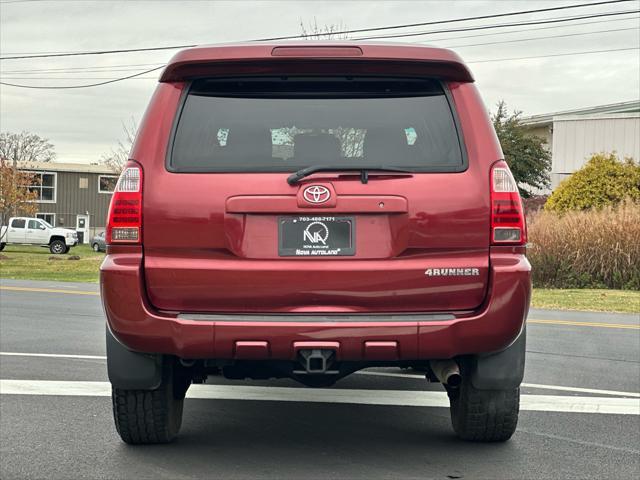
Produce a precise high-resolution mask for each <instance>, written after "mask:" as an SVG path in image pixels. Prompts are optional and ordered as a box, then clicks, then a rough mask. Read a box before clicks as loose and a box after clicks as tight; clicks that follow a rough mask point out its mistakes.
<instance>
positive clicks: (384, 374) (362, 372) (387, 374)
mask: <svg viewBox="0 0 640 480" xmlns="http://www.w3.org/2000/svg"><path fill="white" fill-rule="evenodd" d="M355 373H356V374H358V375H372V376H380V377H396V378H410V379H417V380H424V375H415V374H411V373H394V372H377V371H367V370H360V371H358V372H355ZM520 386H521V387H525V388H538V389H541V390H558V391H561V392H579V393H594V394H596V395H614V396H617V397H633V398H640V393H635V392H620V391H616V390H599V389H595V388H581V387H563V386H560V385H542V384H540V383H521V384H520Z"/></svg>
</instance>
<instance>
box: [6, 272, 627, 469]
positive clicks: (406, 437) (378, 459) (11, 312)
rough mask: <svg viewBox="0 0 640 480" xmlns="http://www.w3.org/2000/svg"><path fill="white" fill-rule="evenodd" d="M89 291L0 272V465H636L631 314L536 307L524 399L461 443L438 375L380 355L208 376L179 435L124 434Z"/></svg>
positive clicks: (100, 321)
mask: <svg viewBox="0 0 640 480" xmlns="http://www.w3.org/2000/svg"><path fill="white" fill-rule="evenodd" d="M22 289H24V290H22ZM81 292H85V293H86V294H82V293H81ZM96 293H97V287H95V286H92V285H86V284H66V283H65V284H62V283H52V282H26V281H9V280H2V281H0V352H1V353H2V354H1V355H0V478H2V479H13V478H61V479H62V478H64V479H70V478H136V479H138V478H139V479H145V478H150V479H151V478H153V479H165V478H166V479H181V478H225V479H226V478H277V479H281V478H307V479H315V478H363V479H364V478H366V479H370V478H394V479H397V478H420V479H428V478H436V479H447V478H465V479H469V478H492V479H494V478H495V479H497V478H505V479H507V478H508V479H511V478H616V479H618V478H638V476H639V475H640V394H639V393H638V392H640V329H639V328H638V326H639V325H640V319H639V318H638V316H634V315H614V314H589V313H579V312H572V313H567V312H555V311H553V312H552V311H532V312H531V314H530V323H529V329H528V347H527V352H528V354H527V370H526V375H525V385H526V386H525V387H524V388H523V389H522V393H523V408H524V411H522V412H521V414H520V423H519V427H518V431H517V432H516V434H515V435H514V437H513V438H512V439H511V441H509V442H507V443H504V444H471V443H465V442H461V441H458V440H457V439H456V438H455V437H454V435H453V432H452V429H451V426H450V420H449V413H448V410H447V409H446V408H442V407H439V406H436V405H438V404H439V402H441V400H442V398H441V396H440V394H438V393H430V392H441V387H440V386H439V385H429V384H428V383H426V382H425V381H424V380H422V379H421V378H419V375H417V374H416V372H411V371H410V372H403V371H400V370H398V369H377V370H368V371H367V372H365V373H360V374H354V375H352V376H350V377H348V378H346V379H344V380H342V381H340V382H339V383H338V384H337V385H336V387H335V389H338V390H339V392H336V390H319V391H316V390H310V389H306V388H304V387H300V386H298V385H297V384H296V383H294V382H292V381H289V380H278V381H273V382H250V381H242V382H237V381H236V382H232V381H227V380H224V379H222V378H218V377H214V378H210V380H209V382H208V384H207V385H203V386H198V387H200V388H196V389H193V394H194V395H195V396H197V397H199V398H188V399H187V400H186V402H185V413H184V420H183V427H182V431H181V435H180V437H179V439H178V441H176V442H175V443H173V444H170V445H162V446H144V447H130V446H127V445H125V444H124V443H122V442H121V441H120V440H119V438H118V436H117V434H116V432H115V428H114V427H113V421H112V417H111V405H110V398H109V397H108V396H107V393H108V385H107V384H106V383H105V382H106V381H107V377H106V371H105V370H106V369H105V361H104V358H103V357H104V355H105V351H104V318H103V313H102V309H101V306H100V302H99V297H98V296H97V294H96ZM26 354H45V355H47V356H31V355H26ZM55 355H58V356H55ZM51 381H58V382H57V383H55V384H52V383H51ZM238 387H239V388H238ZM309 392H317V398H316V399H314V401H309V400H310V398H309V397H308V394H309ZM337 393H340V395H337ZM314 395H315V394H314ZM416 399H426V400H425V405H428V406H414V405H415V404H416V401H417V400H416ZM420 401H422V400H419V401H418V403H420ZM341 402H347V403H341ZM376 403H377V404H376ZM579 412H584V413H579ZM602 412H609V413H602Z"/></svg>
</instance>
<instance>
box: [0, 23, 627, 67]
mask: <svg viewBox="0 0 640 480" xmlns="http://www.w3.org/2000/svg"><path fill="white" fill-rule="evenodd" d="M638 19H640V17H630V18H612V19H607V20H595V21H592V22H581V23H574V24H572V25H551V26H547V27H537V28H524V29H522V30H517V31H510V32H492V33H480V34H474V35H456V36H454V37H446V38H434V39H432V40H430V41H432V42H443V41H448V40H459V39H464V38H479V37H495V36H498V35H513V34H517V33H523V32H533V31H539V30H551V29H557V28H567V27H578V26H582V25H593V24H599V23H612V22H626V21H629V20H638ZM622 30H628V29H626V28H623V29H614V30H611V31H622ZM604 31H606V30H604ZM591 33H598V32H597V31H594V32H591V31H589V32H584V34H585V35H586V34H591ZM580 34H582V33H576V34H575V35H580ZM562 36H564V35H549V36H547V37H540V39H543V38H545V39H546V38H555V37H562ZM517 41H520V40H519V39H515V40H505V41H502V42H500V43H512V42H517ZM495 43H498V42H495ZM476 45H487V43H476V44H469V45H462V46H465V47H466V46H476ZM462 46H458V47H462ZM458 47H456V46H446V47H445V48H458ZM161 65H165V64H164V63H127V64H117V65H102V66H100V65H94V66H87V67H62V68H45V69H24V70H0V72H1V73H5V74H6V73H28V74H31V73H74V72H73V71H78V72H77V73H85V72H89V71H92V70H94V69H95V70H96V71H97V69H100V71H104V72H109V71H116V70H111V69H112V68H113V69H115V68H121V67H152V66H161ZM118 71H119V70H118Z"/></svg>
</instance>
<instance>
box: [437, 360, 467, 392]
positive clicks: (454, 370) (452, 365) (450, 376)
mask: <svg viewBox="0 0 640 480" xmlns="http://www.w3.org/2000/svg"><path fill="white" fill-rule="evenodd" d="M429 366H430V367H431V371H432V372H433V374H434V375H435V376H436V378H437V379H438V381H439V382H440V383H442V384H443V385H447V386H449V387H453V388H455V387H459V386H460V384H461V383H462V375H461V374H460V367H458V364H457V363H456V362H455V360H431V361H430V362H429Z"/></svg>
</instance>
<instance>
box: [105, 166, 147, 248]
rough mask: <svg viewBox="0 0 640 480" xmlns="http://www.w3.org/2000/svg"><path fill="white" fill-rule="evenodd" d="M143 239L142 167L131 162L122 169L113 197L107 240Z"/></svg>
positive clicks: (122, 241)
mask: <svg viewBox="0 0 640 480" xmlns="http://www.w3.org/2000/svg"><path fill="white" fill-rule="evenodd" d="M141 241H142V168H140V167H139V166H138V165H135V164H133V162H130V163H129V164H128V166H127V167H126V168H125V169H124V170H123V171H122V174H121V175H120V178H119V179H118V184H117V185H116V189H115V191H114V192H113V197H111V204H110V205H109V216H108V217H107V234H106V242H107V243H109V244H112V243H140V242H141Z"/></svg>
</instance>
